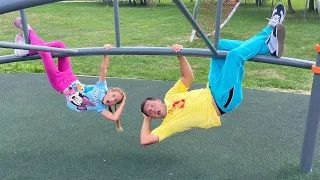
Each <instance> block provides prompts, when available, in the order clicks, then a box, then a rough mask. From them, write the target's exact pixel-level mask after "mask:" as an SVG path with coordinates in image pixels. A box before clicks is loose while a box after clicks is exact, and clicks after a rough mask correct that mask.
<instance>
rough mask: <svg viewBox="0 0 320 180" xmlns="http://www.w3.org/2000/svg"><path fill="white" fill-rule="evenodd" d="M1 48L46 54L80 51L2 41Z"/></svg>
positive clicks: (0, 42)
mask: <svg viewBox="0 0 320 180" xmlns="http://www.w3.org/2000/svg"><path fill="white" fill-rule="evenodd" d="M0 47H2V48H11V49H26V50H36V51H45V52H55V53H77V52H78V50H74V49H63V48H52V47H46V46H36V45H29V44H18V43H11V42H5V41H0Z"/></svg>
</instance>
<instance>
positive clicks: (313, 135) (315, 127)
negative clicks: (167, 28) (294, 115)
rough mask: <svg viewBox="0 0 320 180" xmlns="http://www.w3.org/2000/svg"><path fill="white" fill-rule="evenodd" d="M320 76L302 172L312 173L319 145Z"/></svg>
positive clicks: (312, 98) (319, 58) (311, 107)
mask: <svg viewBox="0 0 320 180" xmlns="http://www.w3.org/2000/svg"><path fill="white" fill-rule="evenodd" d="M316 66H317V67H320V52H319V53H318V56H317V63H316ZM319 106H320V74H317V73H315V74H314V77H313V84H312V90H311V96H310V102H309V110H308V117H307V122H306V128H305V134H304V140H303V146H302V152H301V159H300V170H301V171H302V172H310V171H312V161H313V158H314V153H315V149H316V144H317V138H318V133H319V122H320V111H319Z"/></svg>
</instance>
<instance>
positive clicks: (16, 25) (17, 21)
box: [12, 17, 22, 30]
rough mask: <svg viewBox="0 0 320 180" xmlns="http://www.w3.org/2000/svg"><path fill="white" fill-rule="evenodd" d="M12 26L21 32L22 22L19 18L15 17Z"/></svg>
mask: <svg viewBox="0 0 320 180" xmlns="http://www.w3.org/2000/svg"><path fill="white" fill-rule="evenodd" d="M12 24H13V26H14V27H16V28H18V29H20V30H22V21H21V18H20V17H17V18H16V19H14V20H13V22H12Z"/></svg>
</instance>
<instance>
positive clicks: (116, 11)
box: [113, 0, 121, 47]
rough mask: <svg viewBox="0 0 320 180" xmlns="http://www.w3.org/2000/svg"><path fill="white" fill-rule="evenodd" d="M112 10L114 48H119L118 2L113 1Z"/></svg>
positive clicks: (116, 0)
mask: <svg viewBox="0 0 320 180" xmlns="http://www.w3.org/2000/svg"><path fill="white" fill-rule="evenodd" d="M113 9H114V27H115V29H116V46H117V47H120V46H121V44H120V20H119V1H118V0H114V1H113Z"/></svg>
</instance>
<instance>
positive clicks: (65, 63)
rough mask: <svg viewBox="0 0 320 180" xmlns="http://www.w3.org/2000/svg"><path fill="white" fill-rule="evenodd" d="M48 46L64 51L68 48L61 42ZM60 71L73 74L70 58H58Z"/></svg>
mask: <svg viewBox="0 0 320 180" xmlns="http://www.w3.org/2000/svg"><path fill="white" fill-rule="evenodd" d="M46 45H47V46H49V47H56V48H63V49H65V48H66V45H65V44H64V43H63V42H62V41H60V40H58V41H53V42H49V43H47V44H46ZM58 70H59V71H60V72H72V67H71V63H70V57H59V58H58Z"/></svg>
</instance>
